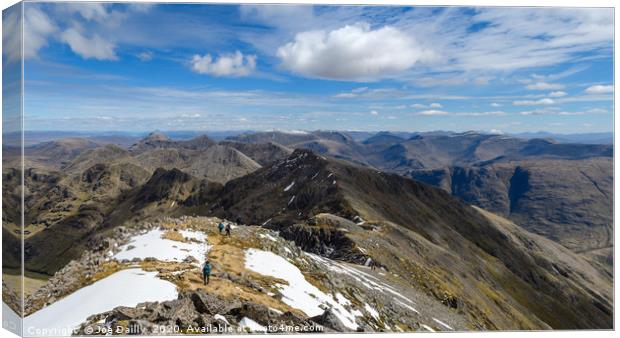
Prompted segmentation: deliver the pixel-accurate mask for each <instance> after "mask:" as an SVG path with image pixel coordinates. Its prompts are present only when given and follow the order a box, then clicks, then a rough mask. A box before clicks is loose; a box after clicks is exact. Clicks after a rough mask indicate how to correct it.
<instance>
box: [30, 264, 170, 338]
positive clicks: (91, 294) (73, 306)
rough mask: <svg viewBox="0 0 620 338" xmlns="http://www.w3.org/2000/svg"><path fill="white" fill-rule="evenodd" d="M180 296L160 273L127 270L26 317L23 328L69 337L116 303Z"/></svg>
mask: <svg viewBox="0 0 620 338" xmlns="http://www.w3.org/2000/svg"><path fill="white" fill-rule="evenodd" d="M176 298H177V290H176V286H175V285H174V284H172V283H170V282H167V281H164V280H161V279H159V278H157V272H156V271H153V272H147V271H144V270H142V269H127V270H121V271H118V272H115V273H113V274H111V275H110V276H108V277H106V278H104V279H101V280H99V281H96V282H95V283H93V284H91V285H88V286H85V287H83V288H81V289H79V290H77V291H75V292H74V293H72V294H70V295H68V296H66V297H64V298H62V299H60V300H58V301H56V302H55V303H52V304H51V305H49V306H47V307H44V308H43V309H41V310H39V311H37V312H35V313H33V314H31V315H29V316H28V317H26V318H25V319H24V327H25V328H26V329H28V328H29V327H32V328H36V329H40V330H41V332H46V333H47V334H46V335H47V336H70V335H71V334H72V333H73V330H74V329H76V328H77V327H78V326H79V325H80V324H81V323H83V322H85V321H86V319H87V318H88V317H89V316H91V315H94V314H97V313H101V312H106V311H110V310H112V309H114V308H115V307H117V306H129V307H134V306H136V305H138V303H142V302H147V301H148V302H162V301H167V300H173V299H176Z"/></svg>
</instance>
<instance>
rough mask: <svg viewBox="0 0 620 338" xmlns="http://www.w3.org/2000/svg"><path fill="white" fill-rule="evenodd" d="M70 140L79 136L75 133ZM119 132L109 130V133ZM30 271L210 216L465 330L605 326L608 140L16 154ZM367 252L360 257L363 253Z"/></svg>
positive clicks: (9, 172) (9, 175)
mask: <svg viewBox="0 0 620 338" xmlns="http://www.w3.org/2000/svg"><path fill="white" fill-rule="evenodd" d="M74 136H75V135H74ZM114 137H117V136H114ZM3 153H4V157H5V158H4V161H3V167H4V172H3V191H4V192H5V194H4V196H3V209H4V210H9V212H4V213H3V244H4V245H3V254H4V257H5V260H4V264H5V266H7V267H18V266H19V264H20V257H19V255H20V252H18V251H15V248H16V247H17V248H18V247H19V245H17V242H18V241H19V240H20V238H19V237H18V236H17V234H19V233H20V229H19V228H18V227H17V226H16V225H15V224H18V223H19V218H20V215H19V214H18V213H15V212H10V210H18V205H19V203H20V201H21V195H20V193H19V189H17V186H18V185H19V183H20V178H21V176H20V173H19V170H18V169H17V168H16V166H17V164H18V159H19V152H18V151H16V149H15V148H13V147H11V146H10V145H5V146H4V148H3ZM25 154H26V158H25V163H26V170H25V172H24V179H25V183H26V188H27V189H26V196H25V205H26V210H25V213H24V217H25V219H24V221H25V222H24V223H25V224H26V227H25V233H24V241H25V252H24V253H25V262H26V270H28V271H30V272H32V273H35V272H36V273H42V274H47V275H53V274H54V273H56V272H57V271H59V270H60V269H61V268H63V267H64V266H65V265H66V264H67V263H68V262H69V261H71V260H72V259H76V258H77V257H79V256H80V254H81V253H82V252H84V250H86V249H88V248H90V247H91V246H92V243H95V242H97V239H98V238H101V236H104V235H105V234H107V233H110V232H111V231H113V229H115V228H116V227H117V226H119V225H125V226H131V225H132V224H135V222H139V221H144V220H148V219H154V218H157V217H160V216H171V217H180V216H183V215H202V216H217V217H221V218H225V219H229V220H232V221H235V222H237V223H239V224H256V225H261V226H263V227H265V228H269V229H273V230H277V231H278V233H279V234H280V236H281V237H284V238H285V239H289V240H292V241H294V242H295V243H296V244H297V245H298V246H299V247H300V248H302V249H303V250H305V251H308V252H312V253H315V254H318V255H321V256H324V257H328V258H331V259H336V260H341V261H347V262H351V263H356V264H364V263H365V262H366V261H367V260H368V258H371V259H372V260H373V261H375V262H376V264H377V265H379V266H381V267H383V268H384V269H386V271H389V272H391V273H392V274H394V275H395V276H399V277H398V278H402V282H403V283H405V284H407V285H409V286H411V285H414V286H415V288H417V289H419V290H422V291H423V292H425V293H427V294H428V295H429V296H431V297H434V299H436V300H437V301H438V302H441V303H442V304H443V305H444V306H446V307H448V308H450V309H455V310H456V311H459V312H461V313H463V314H464V315H465V317H466V318H468V321H469V323H470V324H471V326H472V327H474V328H490V329H516V328H518V329H545V328H557V329H570V328H610V327H612V320H613V319H612V318H613V298H612V281H613V271H612V266H613V239H612V238H613V237H612V234H613V205H612V201H613V199H612V196H613V157H612V156H613V146H612V145H609V144H583V143H561V142H557V141H554V140H552V139H549V138H543V139H541V138H530V139H528V138H518V137H513V136H508V135H492V134H483V133H476V132H466V133H449V132H434V133H412V134H403V133H390V132H379V133H374V134H372V135H370V134H369V135H362V134H360V133H348V132H338V131H315V132H294V133H286V132H258V133H253V132H246V133H242V134H236V135H229V136H228V137H226V139H224V140H219V141H217V140H214V139H212V138H211V137H209V136H206V135H199V136H196V137H194V138H190V139H186V138H183V139H175V138H171V137H169V136H168V135H166V134H164V133H161V132H154V133H151V134H149V135H146V136H145V137H143V138H141V139H136V140H135V141H134V142H132V143H131V144H127V145H122V144H110V143H107V142H105V141H104V140H102V139H100V138H92V137H87V138H81V137H71V138H61V139H54V140H50V141H45V142H42V143H38V144H34V145H29V146H27V147H26V148H25ZM360 248H364V249H360Z"/></svg>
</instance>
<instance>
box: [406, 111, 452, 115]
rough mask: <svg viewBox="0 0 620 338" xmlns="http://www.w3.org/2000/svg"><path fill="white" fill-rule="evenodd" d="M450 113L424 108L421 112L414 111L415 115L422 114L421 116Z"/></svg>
mask: <svg viewBox="0 0 620 338" xmlns="http://www.w3.org/2000/svg"><path fill="white" fill-rule="evenodd" d="M448 114H449V113H448V112H446V111H443V110H424V111H421V112H417V113H414V114H413V115H421V116H439V115H448Z"/></svg>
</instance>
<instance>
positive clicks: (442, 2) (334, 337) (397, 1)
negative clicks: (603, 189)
mask: <svg viewBox="0 0 620 338" xmlns="http://www.w3.org/2000/svg"><path fill="white" fill-rule="evenodd" d="M85 1H88V2H101V1H92V0H85ZM16 2H17V1H14V0H0V4H1V7H2V9H5V8H7V7H9V6H11V5H13V4H15V3H16ZM107 2H112V1H107ZM114 2H160V3H200V1H182V0H168V1H141V0H138V1H114ZM204 3H233V4H234V3H264V4H282V3H291V4H332V5H338V4H343V5H365V4H369V5H408V6H500V7H514V6H519V7H529V6H531V7H545V6H557V7H613V8H615V7H616V2H615V1H612V0H590V1H583V0H563V1H557V0H556V1H553V0H518V1H516V0H503V1H501V2H499V1H498V0H495V1H493V0H467V1H459V0H415V1H413V0H409V1H407V0H386V1H381V0H374V1H372V0H311V1H308V0H305V1H304V0H287V1H286V0H280V1H277V0H245V1H240V2H234V1H226V0H209V1H205V2H204ZM618 12H619V11H617V10H615V11H614V18H615V19H614V20H615V22H619V21H618ZM618 30H619V28H618V25H615V35H614V36H618ZM1 31H2V28H1V25H0V35H1ZM1 49H2V47H1V46H0V51H1ZM617 60H618V58H617V54H616V53H615V39H614V85H615V79H616V78H617V75H618V68H617V67H615V65H616V62H617ZM0 82H1V81H0ZM1 88H2V84H1V83H0V90H1ZM617 98H618V91H614V108H613V109H614V178H615V177H617V175H616V174H617V169H618V168H619V166H618V164H619V161H620V160H619V159H618V157H617V156H616V151H615V150H616V147H617V143H616V142H615V141H616V139H615V130H618V124H619V123H620V122H619V121H618V120H617V119H615V116H616V115H615V113H616V110H615V108H616V106H615V102H616V100H617ZM1 103H2V98H0V106H1ZM1 132H2V126H1V124H0V134H1ZM1 145H2V140H1V138H0V146H1ZM0 160H1V156H0ZM619 187H620V183H619V182H618V180H616V179H615V180H614V229H615V225H616V224H615V223H616V222H615V220H617V219H618V210H619V205H620V201H618V199H616V198H615V192H616V191H618V188H619ZM0 189H1V187H0ZM1 208H2V206H1V204H0V210H1ZM614 242H618V233H617V232H615V231H614ZM0 249H1V243H0ZM616 252H617V248H615V250H614V258H615V257H616V255H615V253H616ZM0 259H1V250H0ZM615 272H616V269H615V265H614V276H616V273H615ZM617 286H618V284H617V283H615V279H614V295H615V294H616V293H615V291H616V290H617V289H616V288H617ZM617 319H618V311H617V309H616V308H615V302H614V327H615V323H617ZM614 333H615V332H614V331H584V330H581V331H537V332H528V331H518V332H478V331H474V332H467V333H444V334H449V335H450V336H451V337H465V336H470V337H471V336H472V335H476V336H486V337H510V338H520V337H528V336H532V335H536V336H539V335H544V336H545V337H564V336H570V337H576V338H586V337H587V338H598V337H612V336H614ZM0 334H1V336H2V337H17V335H15V334H13V333H11V332H9V331H6V330H4V329H1V330H0ZM414 334H421V333H398V334H396V333H394V334H392V333H385V334H365V335H364V336H367V337H377V338H404V337H410V336H412V335H414ZM436 334H438V333H436ZM278 336H279V337H288V336H289V335H278ZM290 336H291V337H293V336H292V335H290ZM170 337H179V336H170ZM317 337H318V336H317ZM320 337H322V338H341V337H342V334H320Z"/></svg>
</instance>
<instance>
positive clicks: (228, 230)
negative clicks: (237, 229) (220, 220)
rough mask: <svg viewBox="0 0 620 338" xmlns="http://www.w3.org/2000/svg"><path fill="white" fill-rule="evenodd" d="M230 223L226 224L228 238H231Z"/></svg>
mask: <svg viewBox="0 0 620 338" xmlns="http://www.w3.org/2000/svg"><path fill="white" fill-rule="evenodd" d="M230 229H231V228H230V223H226V236H229V237H230Z"/></svg>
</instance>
